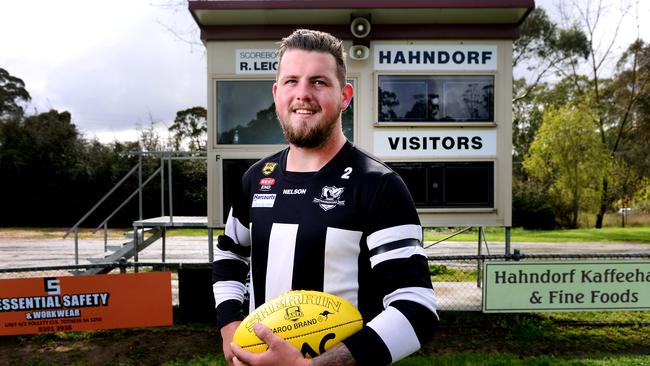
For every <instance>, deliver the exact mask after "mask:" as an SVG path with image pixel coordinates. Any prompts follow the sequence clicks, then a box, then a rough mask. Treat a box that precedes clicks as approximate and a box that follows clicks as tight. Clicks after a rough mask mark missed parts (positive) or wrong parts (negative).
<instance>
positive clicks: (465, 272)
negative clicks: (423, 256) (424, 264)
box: [429, 264, 476, 282]
mask: <svg viewBox="0 0 650 366" xmlns="http://www.w3.org/2000/svg"><path fill="white" fill-rule="evenodd" d="M429 273H431V281H433V282H472V281H476V270H475V269H464V268H461V269H457V268H449V267H447V266H445V265H443V264H429Z"/></svg>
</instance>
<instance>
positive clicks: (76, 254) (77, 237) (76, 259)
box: [74, 225, 79, 265]
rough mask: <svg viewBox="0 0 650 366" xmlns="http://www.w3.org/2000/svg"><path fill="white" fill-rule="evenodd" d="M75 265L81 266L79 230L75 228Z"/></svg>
mask: <svg viewBox="0 0 650 366" xmlns="http://www.w3.org/2000/svg"><path fill="white" fill-rule="evenodd" d="M74 264H75V265H79V228H78V227H77V225H75V226H74Z"/></svg>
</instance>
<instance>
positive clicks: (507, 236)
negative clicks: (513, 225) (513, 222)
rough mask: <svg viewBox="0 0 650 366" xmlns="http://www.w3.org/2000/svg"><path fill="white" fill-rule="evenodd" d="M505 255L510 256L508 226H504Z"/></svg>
mask: <svg viewBox="0 0 650 366" xmlns="http://www.w3.org/2000/svg"><path fill="white" fill-rule="evenodd" d="M505 255H506V257H509V256H510V226H506V253H505Z"/></svg>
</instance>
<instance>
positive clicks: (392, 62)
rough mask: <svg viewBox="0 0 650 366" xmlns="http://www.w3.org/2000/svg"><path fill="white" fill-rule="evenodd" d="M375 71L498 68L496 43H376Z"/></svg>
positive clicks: (486, 69)
mask: <svg viewBox="0 0 650 366" xmlns="http://www.w3.org/2000/svg"><path fill="white" fill-rule="evenodd" d="M373 48H374V51H373V52H374V53H373V55H374V62H375V70H453V71H459V70H480V71H493V70H496V69H497V46H493V45H374V47H373Z"/></svg>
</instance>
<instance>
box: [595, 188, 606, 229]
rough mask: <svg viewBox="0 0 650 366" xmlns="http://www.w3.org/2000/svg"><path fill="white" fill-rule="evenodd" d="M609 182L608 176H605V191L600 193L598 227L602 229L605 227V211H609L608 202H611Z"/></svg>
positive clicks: (597, 215)
mask: <svg viewBox="0 0 650 366" xmlns="http://www.w3.org/2000/svg"><path fill="white" fill-rule="evenodd" d="M608 196H609V182H607V178H606V177H603V191H602V192H601V195H600V207H599V208H598V213H597V214H596V229H601V228H602V227H603V218H604V217H605V212H606V211H607V203H608V202H609V200H608V198H607V197H608Z"/></svg>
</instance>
